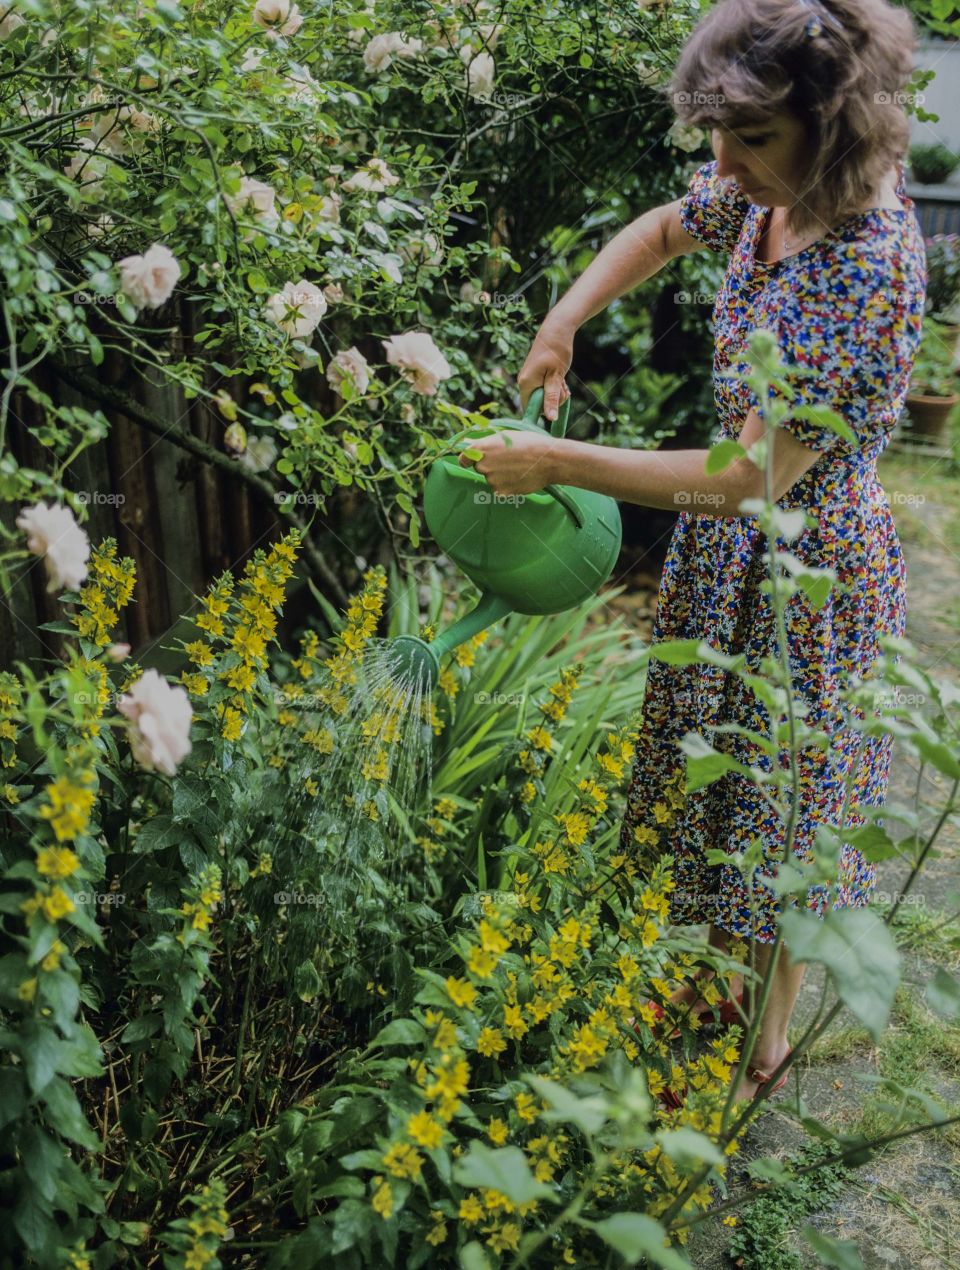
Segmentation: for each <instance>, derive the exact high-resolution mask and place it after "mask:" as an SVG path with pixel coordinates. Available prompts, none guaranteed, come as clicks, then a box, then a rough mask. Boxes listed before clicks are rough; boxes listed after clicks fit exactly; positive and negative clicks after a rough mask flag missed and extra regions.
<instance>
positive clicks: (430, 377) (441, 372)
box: [383, 331, 453, 397]
mask: <svg viewBox="0 0 960 1270" xmlns="http://www.w3.org/2000/svg"><path fill="white" fill-rule="evenodd" d="M383 347H384V348H385V349H386V353H387V361H388V362H389V363H390V364H391V365H392V366H399V367H400V373H401V374H402V375H403V377H404V379H406V380H408V381H409V382H410V385H411V387H412V388H413V391H414V392H419V393H422V394H423V395H424V396H425V397H432V396H433V395H434V394H435V393H436V391H437V384H438V383H439V381H440V380H441V379H449V378H450V376H451V375H452V374H453V371H452V370H451V368H450V364H449V363H448V361H447V359H446V358H445V357H444V355H443V354H442V353H441V352H440V350H439V348H437V346H436V344H434V342H433V337H432V336H431V335H430V334H429V333H428V332H427V331H405V332H404V334H403V335H391V336H390V338H389V339H386V340H383Z"/></svg>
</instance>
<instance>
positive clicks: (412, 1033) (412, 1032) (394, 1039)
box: [367, 1019, 427, 1050]
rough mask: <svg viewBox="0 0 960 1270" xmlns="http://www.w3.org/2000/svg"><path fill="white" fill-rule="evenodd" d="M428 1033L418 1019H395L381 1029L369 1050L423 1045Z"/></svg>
mask: <svg viewBox="0 0 960 1270" xmlns="http://www.w3.org/2000/svg"><path fill="white" fill-rule="evenodd" d="M426 1039H427V1033H426V1030H425V1028H424V1027H423V1025H422V1024H421V1023H418V1022H417V1020H416V1019H394V1020H393V1022H392V1023H388V1024H387V1026H386V1027H385V1028H381V1029H380V1031H379V1032H378V1033H377V1034H376V1036H375V1037H374V1038H373V1040H372V1041H371V1042H370V1044H369V1045H368V1046H367V1049H371V1050H372V1049H377V1048H381V1047H382V1046H385V1045H422V1044H423V1042H424V1041H425V1040H426Z"/></svg>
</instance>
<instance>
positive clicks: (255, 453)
mask: <svg viewBox="0 0 960 1270" xmlns="http://www.w3.org/2000/svg"><path fill="white" fill-rule="evenodd" d="M276 461H277V443H276V441H274V439H273V437H271V436H259V437H251V438H250V440H249V441H248V442H247V448H246V450H245V451H244V452H243V454H242V455H241V457H240V466H241V467H246V468H249V469H250V471H251V472H267V471H269V470H270V468H272V467H273V465H274V463H275V462H276Z"/></svg>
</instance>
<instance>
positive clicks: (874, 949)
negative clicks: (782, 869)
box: [780, 908, 900, 1041]
mask: <svg viewBox="0 0 960 1270" xmlns="http://www.w3.org/2000/svg"><path fill="white" fill-rule="evenodd" d="M780 922H781V924H782V926H783V934H784V939H785V941H786V945H787V948H788V949H789V951H790V956H791V957H793V958H794V959H795V960H797V961H813V962H819V963H820V965H822V966H826V968H827V973H828V974H829V976H830V979H831V982H832V983H833V986H834V987H835V988H836V990H837V994H838V996H839V997H840V999H841V1001H842V1002H843V1003H844V1005H845V1006H847V1008H848V1009H849V1010H851V1011H852V1013H853V1014H855V1015H856V1016H857V1018H858V1019H859V1020H860V1022H861V1023H863V1025H864V1026H865V1027H866V1028H867V1030H868V1031H869V1032H870V1035H871V1036H872V1037H873V1038H874V1040H875V1041H879V1040H880V1037H881V1036H882V1034H883V1030H884V1028H885V1027H886V1025H887V1020H888V1018H889V1017H890V1009H891V1007H892V1005H893V998H894V995H895V993H896V991H897V985H898V984H899V982H900V953H899V951H898V950H897V946H896V944H895V943H894V940H893V935H892V934H891V933H890V929H889V927H888V926H886V925H885V924H884V922H882V921H881V920H880V918H879V917H878V916H877V915H876V913H873V912H871V911H870V909H867V908H841V909H831V910H829V911H828V912H827V914H826V915H825V916H824V917H823V918H818V917H817V915H816V914H815V913H813V912H811V911H810V910H809V909H803V910H800V909H788V910H786V911H785V912H784V913H782V914H781V916H780Z"/></svg>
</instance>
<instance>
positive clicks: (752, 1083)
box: [730, 1041, 790, 1102]
mask: <svg viewBox="0 0 960 1270" xmlns="http://www.w3.org/2000/svg"><path fill="white" fill-rule="evenodd" d="M789 1053H790V1046H789V1044H788V1043H787V1042H786V1041H782V1042H781V1043H780V1044H779V1045H778V1046H776V1047H775V1048H774V1049H773V1050H771V1051H770V1052H769V1053H759V1052H758V1053H756V1054H754V1056H753V1058H752V1059H751V1060H750V1065H749V1067H748V1068H747V1070H746V1071H745V1072H744V1073H743V1078H742V1079H740V1078H739V1077H740V1064H739V1063H738V1064H737V1066H736V1067H735V1068H734V1069H733V1072H732V1074H731V1077H730V1079H731V1080H733V1081H736V1082H737V1091H736V1094H735V1095H734V1101H735V1102H748V1101H749V1100H750V1099H751V1098H752V1097H753V1095H754V1094H755V1093H756V1092H757V1090H758V1089H759V1088H760V1086H761V1085H764V1084H766V1083H767V1081H766V1079H764V1078H769V1077H770V1076H772V1075H773V1073H774V1072H775V1071H776V1070H777V1068H778V1067H779V1066H780V1064H781V1063H782V1062H783V1060H784V1059H785V1058H786V1057H787V1055H788V1054H789ZM787 1075H788V1073H787V1072H784V1073H782V1074H781V1075H780V1076H779V1077H778V1078H777V1080H776V1082H775V1084H774V1086H773V1088H774V1089H780V1088H781V1087H782V1086H783V1085H785V1084H786V1083H787ZM772 1092H773V1090H771V1093H772Z"/></svg>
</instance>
